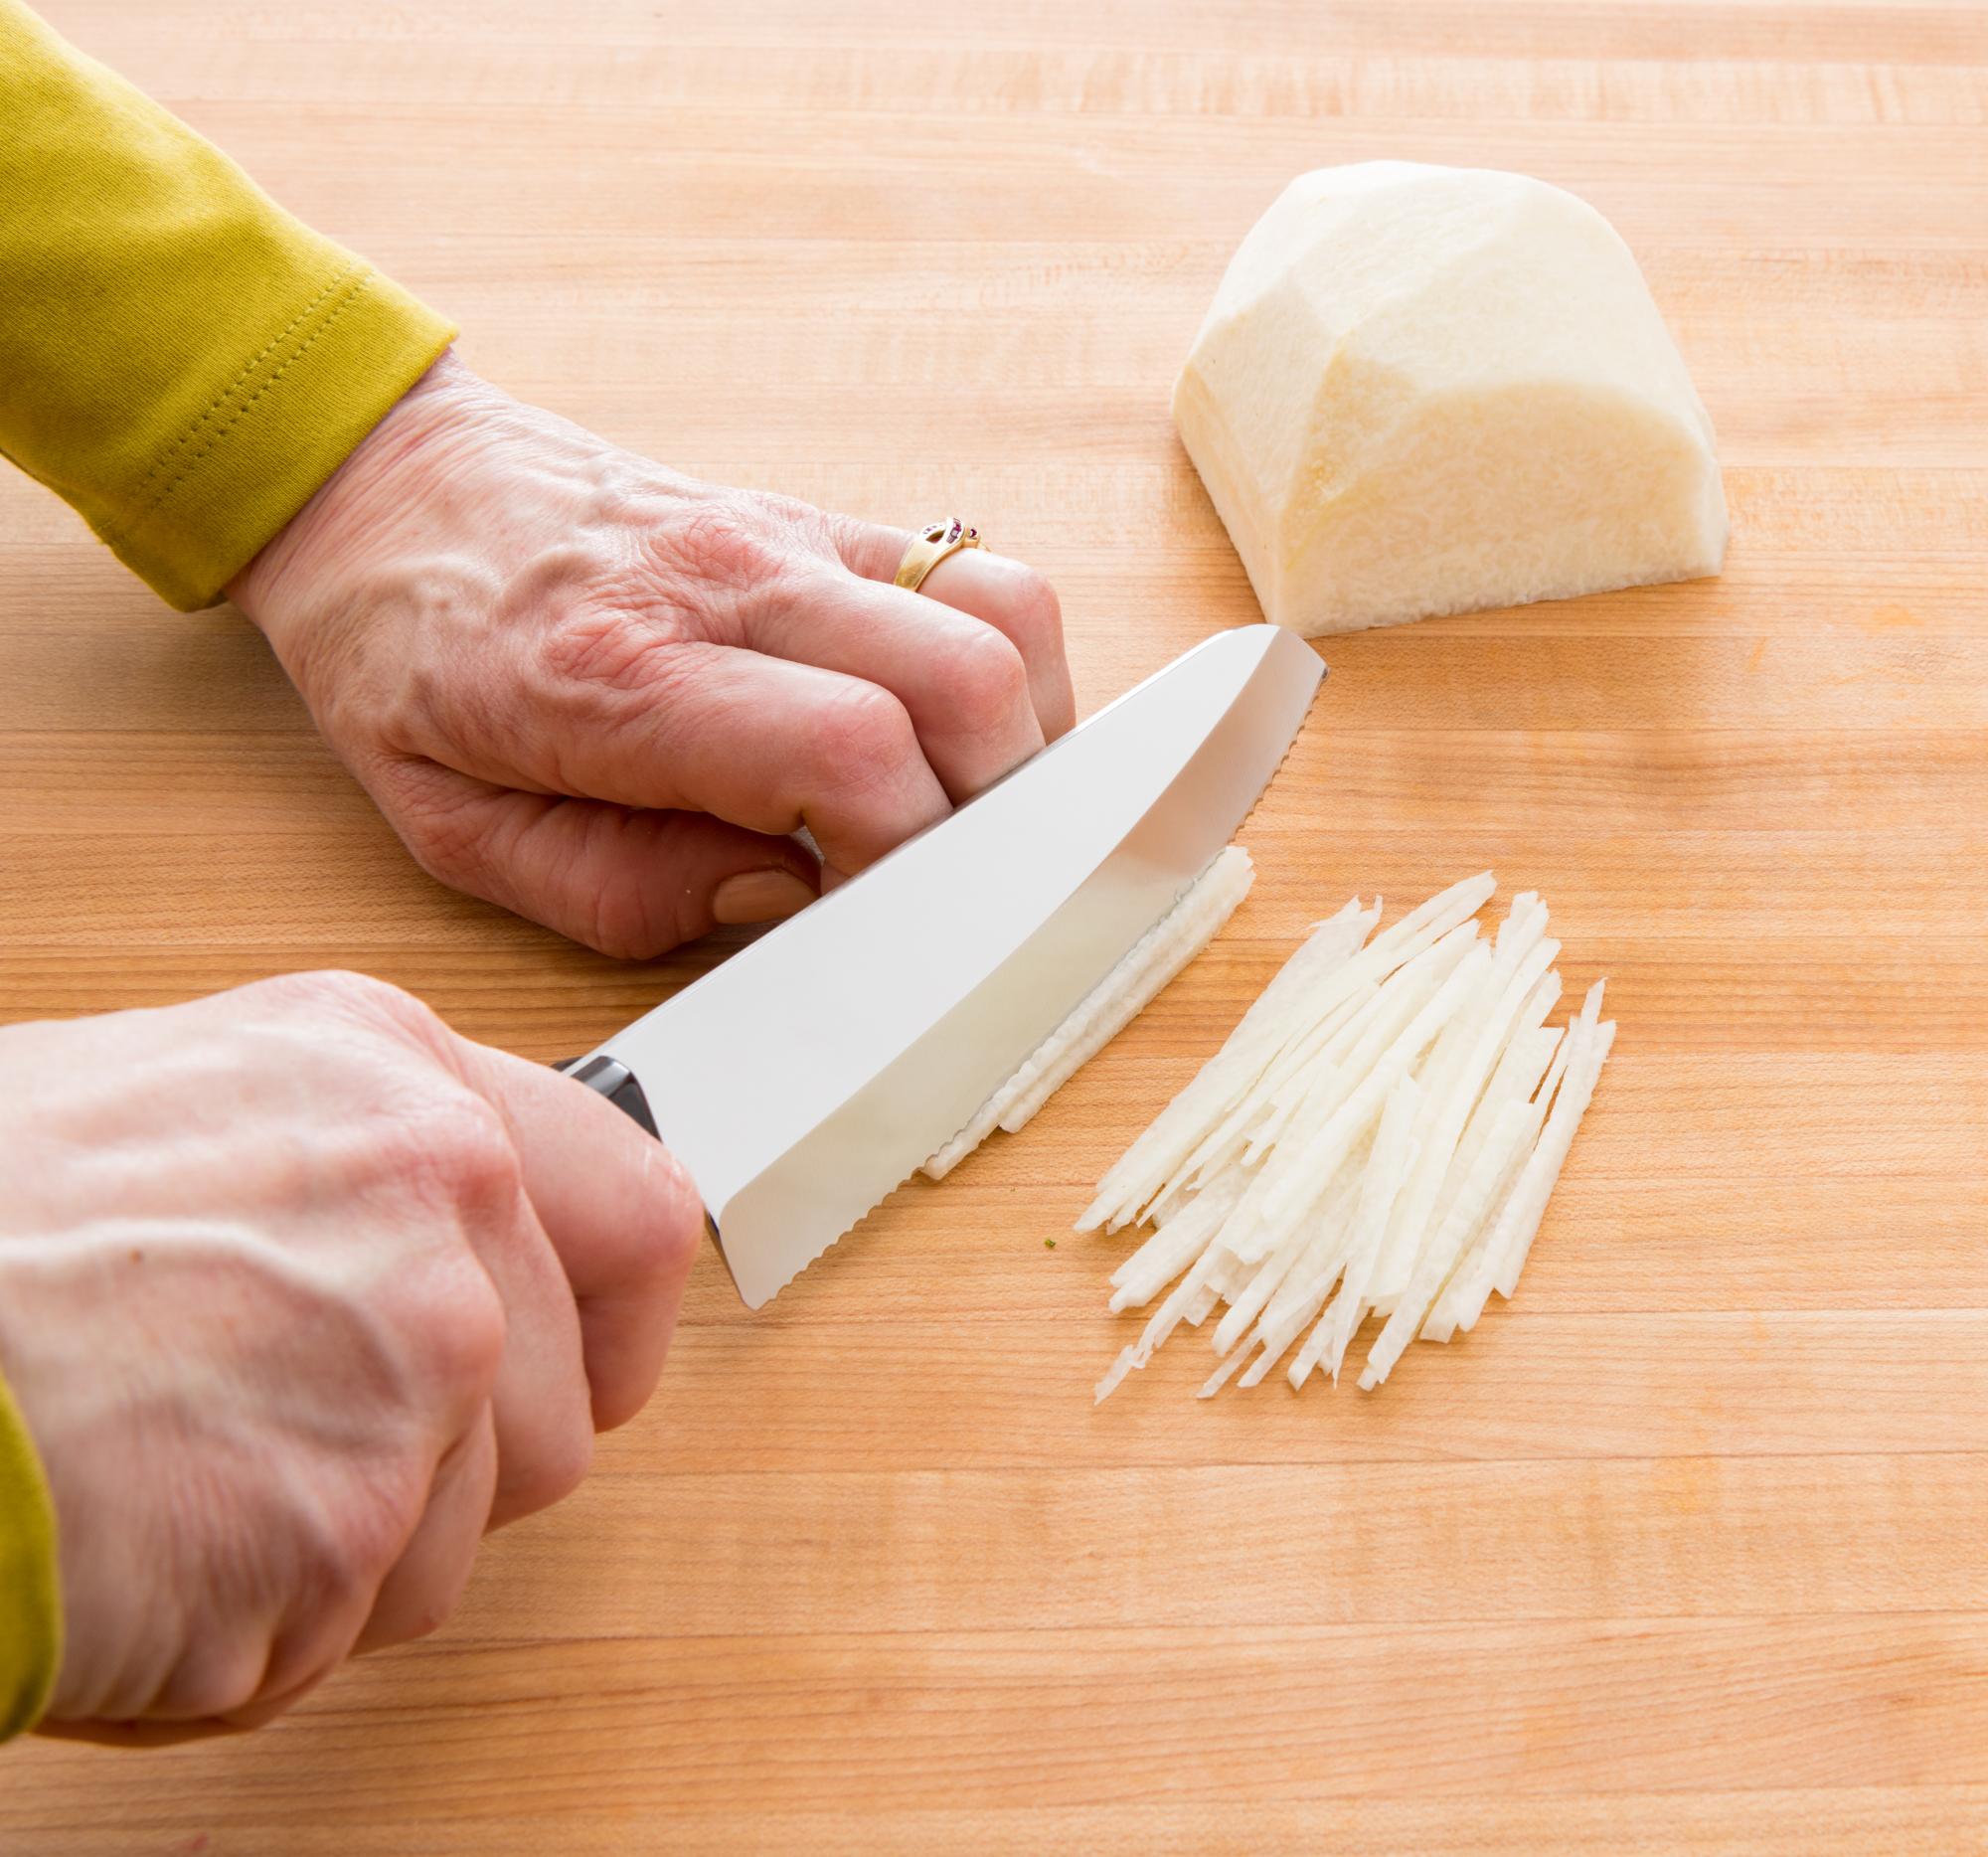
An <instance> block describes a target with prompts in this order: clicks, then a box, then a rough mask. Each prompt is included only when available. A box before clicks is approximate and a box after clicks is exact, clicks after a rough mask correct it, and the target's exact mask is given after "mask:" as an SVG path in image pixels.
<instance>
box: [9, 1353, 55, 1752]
mask: <svg viewBox="0 0 1988 1857" xmlns="http://www.w3.org/2000/svg"><path fill="white" fill-rule="evenodd" d="M61 1665H62V1591H61V1587H60V1584H59V1582H58V1578H57V1566H56V1512H55V1507H54V1505H53V1504H52V1503H51V1502H50V1501H49V1489H48V1485H47V1484H46V1483H45V1482H43V1480H42V1466H41V1461H40V1459H39V1458H37V1457H36V1455H35V1446H34V1443H33V1441H32V1440H31V1439H30V1438H29V1436H28V1428H27V1427H26V1426H25V1425H24V1424H22V1422H21V1415H20V1413H19V1412H18V1411H17V1410H16V1409H15V1406H14V1402H13V1400H12V1398H11V1397H10V1396H9V1394H8V1392H7V1383H6V1382H5V1381H4V1380H0V1741H5V1740H6V1739H7V1738H8V1737H9V1736H10V1735H18V1734H20V1733H21V1732H22V1731H23V1730H24V1729H29V1728H33V1727H34V1725H35V1724H36V1723H37V1722H39V1721H40V1720H41V1719H42V1711H43V1710H44V1709H46V1708H47V1707H48V1706H49V1692H50V1691H51V1690H52V1689H53V1688H54V1687H55V1681H56V1672H57V1670H58V1669H59V1668H60V1667H61Z"/></svg>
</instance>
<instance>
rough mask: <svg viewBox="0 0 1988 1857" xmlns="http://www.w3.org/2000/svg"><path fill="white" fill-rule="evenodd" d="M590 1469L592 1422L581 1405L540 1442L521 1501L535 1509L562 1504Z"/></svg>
mask: <svg viewBox="0 0 1988 1857" xmlns="http://www.w3.org/2000/svg"><path fill="white" fill-rule="evenodd" d="M592 1468H593V1422H592V1419H591V1417H590V1416H589V1414H588V1411H587V1409H586V1407H585V1406H584V1405H583V1404H582V1405H580V1406H577V1407H576V1409H575V1411H574V1412H573V1413H572V1414H571V1415H570V1416H569V1417H568V1418H567V1419H565V1420H564V1421H563V1422H562V1423H561V1424H560V1425H558V1426H557V1428H552V1429H549V1432H548V1435H547V1436H546V1437H545V1438H544V1439H542V1440H541V1441H540V1444H539V1448H538V1452H537V1457H536V1461H535V1462H534V1463H533V1466H532V1477H531V1483H530V1487H529V1489H527V1490H526V1491H525V1492H523V1493H524V1496H525V1500H526V1501H527V1503H528V1504H529V1505H530V1506H531V1507H533V1508H536V1509H547V1508H551V1507H552V1505H553V1504H554V1503H556V1502H564V1501H565V1500H566V1499H567V1497H569V1496H570V1495H572V1494H573V1492H574V1491H575V1490H576V1489H578V1488H579V1487H580V1484H581V1483H583V1482H585V1480H586V1473H587V1471H589V1470H590V1469H592Z"/></svg>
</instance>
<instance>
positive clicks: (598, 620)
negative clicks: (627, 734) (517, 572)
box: [540, 602, 657, 720]
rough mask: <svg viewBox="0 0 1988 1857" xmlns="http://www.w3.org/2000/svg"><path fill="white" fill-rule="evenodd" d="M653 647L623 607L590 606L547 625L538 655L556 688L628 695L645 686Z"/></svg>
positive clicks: (652, 640)
mask: <svg viewBox="0 0 1988 1857" xmlns="http://www.w3.org/2000/svg"><path fill="white" fill-rule="evenodd" d="M656 643H657V640H656V638H655V637H654V635H653V634H652V632H651V631H650V629H649V628H648V627H646V626H644V625H642V624H640V623H639V622H637V621H636V620H635V619H634V618H633V617H632V616H631V615H630V614H629V613H628V612H627V611H625V610H623V609H622V608H621V607H619V606H617V605H614V604H612V603H607V602H602V603H592V602H588V603H585V604H581V605H578V606H576V607H574V608H573V609H572V610H571V611H569V612H566V613H563V614H561V615H560V617H559V618H557V619H556V620H554V621H553V622H552V623H551V624H549V625H548V626H547V628H546V632H545V637H544V640H543V642H542V644H541V646H540V651H541V653H542V655H543V659H544V663H545V668H546V670H547V671H548V672H549V673H550V674H551V676H552V677H553V678H554V679H555V681H556V686H557V685H570V686H575V687H578V688H580V689H581V690H601V691H605V692H608V693H610V694H613V695H619V696H626V695H629V694H632V693H635V692H639V691H642V690H644V689H645V688H646V687H647V685H648V681H649V676H650V672H651V669H652V666H653V657H654V651H655V646H656ZM581 720H584V718H581Z"/></svg>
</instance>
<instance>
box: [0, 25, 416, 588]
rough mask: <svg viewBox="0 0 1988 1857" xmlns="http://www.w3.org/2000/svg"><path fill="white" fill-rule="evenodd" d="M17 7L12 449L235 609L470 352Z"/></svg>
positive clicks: (10, 66)
mask: <svg viewBox="0 0 1988 1857" xmlns="http://www.w3.org/2000/svg"><path fill="white" fill-rule="evenodd" d="M453 333H454V332H453V330H452V329H451V328H450V326H449V325H448V324H447V323H446V322H445V321H444V320H443V319H442V318H441V317H439V316H437V315H436V314H435V313H434V312H433V311H431V310H429V309H427V308H425V307H424V306H423V305H422V304H420V303H418V302H417V301H415V300H414V298H413V297H412V296H410V295H409V294H408V293H407V292H406V291H404V290H402V289H401V288H400V287H399V286H398V285H396V284H394V283H393V282H392V281H390V280H389V279H388V278H386V277H383V276H382V275H381V274H380V273H379V272H378V271H376V270H374V269H373V268H372V267H371V266H370V265H368V264H367V263H366V262H365V261H364V260H363V259H360V258H358V257H356V256H354V255H353V254H352V253H349V252H347V251H345V250H343V249H342V248H341V247H339V246H336V245H333V244H332V243H331V242H330V241H328V240H325V239H321V238H319V237H318V236H317V235H316V234H314V233H312V232H310V231H309V230H308V229H307V228H305V227H304V226H302V225H300V224H299V223H298V222H297V221H295V220H294V219H292V218H290V216H289V215H287V214H286V213H284V212H283V211H282V210H281V209H280V208H279V207H277V206H276V205H275V204H274V203H273V202H272V201H271V200H270V199H269V198H268V197H267V196H266V195H264V194H263V193H262V192H261V191H260V190H259V189H258V188H256V187H255V185H254V184H253V183H252V182H251V181H250V180H249V179H248V176H247V175H245V174H244V173H243V172H242V171H241V169H239V168H238V167H236V166H235V164H234V163H233V162H231V161H230V160H229V159H228V158H227V157H226V156H225V155H223V154H222V153H221V152H220V151H219V150H218V149H216V148H215V147H213V146H212V144H210V143H208V142H206V141H205V140H203V139H202V138H201V137H200V136H198V135H196V134H195V133H194V132H193V131H192V130H191V129H189V128H188V127H187V126H186V125H185V124H184V123H182V122H180V121H179V120H178V119H177V118H176V117H174V116H172V115H170V114H169V113H168V112H167V111H165V110H163V109H161V108H160V107H159V106H158V105H157V104H155V103H153V102H151V101H150V100H149V99H148V98H146V97H145V96H143V95H142V94H140V93H139V92H138V91H137V90H135V89H133V88H132V87H131V86H130V85H129V84H126V83H124V82H123V80H122V79H120V78H118V77H116V76H115V75H114V74H113V73H111V72H110V71H108V70H106V69H105V68H104V67H102V66H101V65H98V64H97V63H96V62H95V61H94V60H91V59H88V58H85V57H84V56H83V54H81V53H79V52H77V51H76V50H75V49H74V48H73V47H71V46H69V45H67V44H66V43H65V42H64V41H63V40H61V39H60V38H58V37H57V36H56V35H55V34H54V33H53V32H51V31H50V30H49V29H48V27H47V26H45V25H44V24H43V23H42V22H41V21H40V20H39V19H37V18H36V17H35V15H33V14H32V13H30V12H29V11H28V10H27V9H26V8H25V7H24V6H23V5H21V4H20V0H0V452H4V453H5V454H6V455H7V456H9V457H11V458H12V459H13V460H14V461H15V462H16V463H18V464H19V465H21V466H22V467H23V468H24V469H26V470H27V471H29V472H30V473H31V474H32V475H34V476H35V477H37V478H39V479H40V480H41V481H42V482H43V483H46V484H47V485H49V487H50V488H51V489H53V490H55V491H56V492H57V494H58V495H60V496H62V497H63V498H64V499H65V500H67V501H68V502H70V503H71V504H73V505H74V506H75V507H76V508H77V509H78V510H79V511H81V512H82V514H83V516H84V517H85V519H86V520H87V521H88V522H89V524H90V526H91V528H92V529H94V530H95V531H96V533H97V534H98V535H99V536H101V537H102V538H103V540H104V541H106V542H107V543H109V545H110V546H111V547H112V548H113V549H115V550H116V552H117V554H118V555H119V557H120V558H121V559H122V560H123V561H124V562H125V563H126V564H127V565H128V566H130V567H131V568H132V569H133V570H134V571H135V572H137V573H138V574H139V575H141V576H143V578H144V579H145V580H146V581H147V582H149V583H150V584H151V586H152V587H154V588H155V589H156V590H157V591H159V593H160V594H161V595H162V596H164V597H165V598H166V599H168V600H170V601H171V602H172V603H173V604H175V605H177V606H180V607H183V608H191V607H194V606H199V605H204V604H209V603H212V602H213V601H214V600H215V599H217V598H219V597H220V592H221V589H222V588H223V587H224V586H225V585H226V584H227V582H228V581H229V580H230V579H231V578H232V577H233V576H234V575H235V574H237V573H239V572H240V571H241V569H242V568H243V567H245V566H246V565H247V564H248V562H249V561H250V560H251V559H253V557H254V556H255V554H256V553H257V552H258V551H259V550H260V549H261V548H262V546H263V544H264V543H266V542H267V541H269V540H270V538H271V537H273V536H274V535H275V534H276V533H277V531H278V530H279V529H281V528H282V526H283V524H284V523H286V522H287V521H288V520H289V518H290V517H291V516H293V515H294V514H295V513H296V512H297V510H299V509H300V508H301V507H302V506H303V505H304V503H305V502H306V501H308V500H309V498H310V496H311V495H312V493H313V492H314V491H315V490H316V489H317V488H318V486H319V485H320V484H322V483H323V482H324V480H325V479H326V478H327V477H329V476H330V475H331V473H332V472H333V471H334V470H335V469H336V468H337V467H338V465H339V464H340V463H341V462H342V461H343V460H344V458H345V457H346V456H347V455H348V454H349V453H350V452H351V451H352V449H353V448H354V446H356V445H357V444H358V442H359V440H360V439H361V438H363V437H364V436H365V434H366V433H367V432H368V431H370V430H371V429H372V428H373V426H374V425H375V424H376V423H378V422H379V420H380V419H381V417H382V416H383V415H384V414H385V413H386V412H387V410H388V409H389V408H390V407H392V406H393V405H394V403H395V401H396V400H398V399H399V398H400V396H401V395H402V394H403V393H405V392H406V391H407V389H408V388H409V387H410V386H412V385H413V384H414V381H415V380H417V379H418V378H419V377H420V375H421V373H422V372H423V370H424V369H426V367H427V366H428V365H429V364H430V363H431V362H432V361H433V360H434V358H435V356H436V355H437V354H439V353H440V352H441V350H442V349H443V348H444V347H445V346H446V345H447V343H448V341H449V339H450V337H451V336H452V334H453Z"/></svg>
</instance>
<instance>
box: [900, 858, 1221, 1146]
mask: <svg viewBox="0 0 1988 1857" xmlns="http://www.w3.org/2000/svg"><path fill="white" fill-rule="evenodd" d="M1255 876H1256V873H1255V867H1254V866H1253V865H1251V864H1250V862H1249V854H1248V853H1247V852H1246V851H1244V850H1243V847H1242V846H1241V845H1231V846H1230V847H1229V848H1228V849H1227V850H1226V851H1224V852H1223V853H1222V854H1221V855H1220V856H1219V857H1217V858H1216V859H1215V861H1214V862H1213V863H1212V864H1210V865H1209V867H1208V868H1207V870H1205V871H1203V872H1202V874H1201V875H1200V876H1199V877H1198V878H1196V879H1195V881H1194V882H1193V883H1192V884H1191V885H1189V886H1188V888H1187V889H1186V890H1185V891H1183V892H1182V893H1181V895H1180V896H1179V897H1178V898H1177V899H1176V900H1175V903H1174V905H1173V907H1172V908H1171V909H1170V910H1168V911H1167V913H1166V914H1165V915H1164V916H1162V917H1161V918H1160V920H1159V921H1158V922H1156V923H1155V924H1154V925H1153V926H1152V928H1149V929H1147V930H1146V932H1145V933H1144V934H1143V935H1141V936H1140V937H1139V939H1138V940H1137V941H1136V942H1134V943H1133V945H1132V947H1131V948H1130V949H1129V950H1128V951H1127V952H1126V954H1125V955H1124V956H1123V957H1122V958H1121V959H1120V960H1119V962H1118V964H1117V965H1116V966H1115V967H1113V968H1112V969H1111V971H1110V972H1109V973H1107V974H1106V975H1105V976H1104V978H1103V979H1102V980H1100V981H1098V983H1097V984H1096V985H1095V986H1094V987H1092V988H1091V989H1090V991H1089V992H1088V993H1086V994H1085V995H1084V996H1083V998H1082V999H1081V1000H1079V1001H1078V1002H1077V1005H1076V1006H1074V1007H1073V1008H1072V1009H1071V1011H1070V1012H1069V1013H1068V1014H1067V1015H1066V1017H1065V1019H1064V1021H1063V1023H1062V1024H1061V1025H1059V1026H1058V1027H1057V1029H1056V1030H1055V1031H1054V1032H1052V1033H1051V1034H1050V1035H1049V1037H1047V1038H1046V1039H1044V1040H1043V1042H1042V1043H1041V1044H1040V1045H1038V1046H1037V1047H1036V1049H1035V1051H1034V1052H1032V1053H1031V1054H1030V1056H1029V1058H1028V1059H1027V1061H1026V1062H1024V1064H1023V1065H1022V1067H1021V1068H1020V1069H1019V1070H1018V1071H1016V1073H1015V1074H1014V1076H1012V1077H1010V1078H1009V1079H1008V1081H1007V1082H1006V1083H1005V1084H1003V1085H1002V1086H1001V1088H1000V1089H999V1090H997V1091H995V1093H994V1094H993V1095H992V1096H991V1097H988V1098H987V1100H986V1101H985V1102H983V1103H982V1104H981V1105H980V1107H979V1109H978V1110H976V1111H975V1113H974V1116H973V1119H972V1120H971V1121H969V1122H968V1123H967V1124H966V1126H965V1127H964V1128H962V1129H961V1130H960V1131H959V1133H958V1134H956V1135H954V1136H953V1137H952V1139H951V1140H950V1141H948V1142H947V1143H946V1144H945V1145H944V1146H943V1147H942V1148H940V1149H939V1150H938V1152H937V1153H936V1154H934V1155H932V1157H931V1158H930V1159H929V1160H927V1161H926V1162H925V1163H924V1165H923V1167H922V1168H921V1169H920V1171H921V1172H923V1173H926V1174H928V1175H930V1177H931V1178H932V1179H934V1180H943V1179H944V1178H945V1176H946V1175H947V1174H949V1173H950V1172H951V1171H952V1170H953V1169H954V1168H955V1167H957V1166H958V1165H959V1163H960V1162H961V1161H963V1160H964V1159H965V1158H966V1157H967V1155H969V1154H971V1153H972V1152H973V1150H974V1149H975V1148H977V1147H978V1146H979V1145H980V1144H981V1142H983V1141H984V1140H986V1139H987V1137H988V1136H989V1135H990V1134H992V1133H993V1132H994V1130H995V1129H996V1128H1004V1129H1006V1130H1007V1131H1008V1133H1010V1134H1015V1133H1017V1132H1019V1131H1020V1130H1021V1129H1023V1128H1025V1127H1026V1126H1027V1125H1028V1123H1029V1121H1030V1120H1031V1118H1032V1117H1033V1116H1034V1115H1035V1113H1036V1111H1037V1110H1038V1109H1039V1108H1041V1107H1042V1106H1043V1104H1044V1103H1045V1102H1047V1101H1048V1100H1049V1099H1050V1097H1052V1096H1054V1095H1055V1094H1056V1093H1057V1092H1058V1091H1059V1090H1061V1089H1062V1088H1063V1086H1064V1085H1065V1084H1066V1083H1068V1082H1069V1081H1070V1079H1071V1078H1072V1077H1073V1076H1074V1075H1075V1074H1076V1073H1077V1070H1078V1068H1079V1067H1080V1066H1082V1065H1084V1064H1085V1063H1087V1062H1088V1061H1089V1060H1090V1059H1091V1058H1093V1057H1094V1056H1096V1054H1097V1053H1098V1052H1099V1051H1101V1050H1102V1049H1103V1048H1104V1047H1105V1046H1106V1045H1107V1044H1109V1043H1110V1042H1111V1040H1112V1039H1113V1038H1115V1037H1117V1035H1118V1034H1119V1033H1120V1032H1121V1031H1123V1030H1124V1029H1125V1027H1126V1026H1128V1025H1129V1024H1131V1022H1132V1021H1133V1020H1134V1019H1135V1018H1137V1017H1138V1015H1139V1014H1140V1013H1141V1012H1142V1011H1143V1010H1144V1009H1145V1007H1146V1006H1147V1004H1148V1003H1149V1002H1150V1001H1151V1000H1152V998H1153V996H1154V995H1155V994H1156V993H1158V992H1159V990H1160V989H1161V988H1162V987H1163V986H1165V985H1166V983H1167V982H1168V981H1169V980H1171V979H1172V978H1173V977H1174V975H1175V974H1177V973H1179V972H1180V970H1181V969H1182V968H1183V967H1185V966H1186V965H1187V964H1188V962H1189V961H1191V960H1192V959H1193V958H1194V957H1195V956H1196V955H1197V954H1199V953H1200V952H1201V950H1202V949H1203V948H1205V947H1206V946H1207V945H1208V944H1209V942H1211V941H1212V940H1214V939H1215V937H1216V935H1217V933H1218V932H1219V931H1220V930H1221V928H1222V925H1223V924H1224V923H1226V922H1227V921H1228V920H1229V919H1230V917H1231V916H1233V915H1234V914H1235V913H1236V906H1237V905H1238V904H1239V903H1241V902H1242V901H1243V898H1244V897H1245V896H1247V895H1248V894H1249V886H1250V884H1251V883H1253V882H1254V881H1255Z"/></svg>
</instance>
